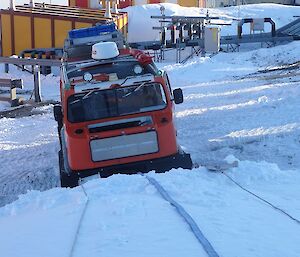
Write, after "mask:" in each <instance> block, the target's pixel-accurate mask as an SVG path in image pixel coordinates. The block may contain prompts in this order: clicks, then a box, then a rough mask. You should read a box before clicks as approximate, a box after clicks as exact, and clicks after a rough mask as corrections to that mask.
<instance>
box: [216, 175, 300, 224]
mask: <svg viewBox="0 0 300 257" xmlns="http://www.w3.org/2000/svg"><path fill="white" fill-rule="evenodd" d="M221 173H222V174H223V175H224V176H225V177H227V178H228V179H229V180H231V181H232V182H233V183H234V184H235V185H237V186H238V187H239V188H241V189H242V190H244V191H245V192H247V193H249V194H250V195H253V196H254V197H256V198H257V199H259V200H261V201H262V202H264V203H266V204H267V205H269V206H271V207H272V208H273V209H275V210H276V211H279V212H280V213H282V214H284V215H286V216H287V217H288V218H289V219H291V220H293V221H295V222H296V223H297V224H298V225H300V220H298V219H297V218H295V217H293V216H292V215H290V214H289V213H287V212H286V211H284V210H283V209H281V208H279V207H277V206H275V205H274V204H272V203H270V202H269V201H267V200H265V199H264V198H262V197H260V196H259V195H257V194H255V193H253V192H251V191H250V190H248V189H247V188H245V187H243V186H242V185H241V184H239V183H238V182H237V181H235V180H234V179H233V178H232V177H230V176H229V175H228V174H227V173H225V172H224V171H221Z"/></svg>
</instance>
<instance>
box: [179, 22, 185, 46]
mask: <svg viewBox="0 0 300 257" xmlns="http://www.w3.org/2000/svg"><path fill="white" fill-rule="evenodd" d="M179 40H180V43H183V42H184V25H180V27H179Z"/></svg>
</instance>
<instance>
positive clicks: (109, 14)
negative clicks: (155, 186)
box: [104, 0, 112, 18]
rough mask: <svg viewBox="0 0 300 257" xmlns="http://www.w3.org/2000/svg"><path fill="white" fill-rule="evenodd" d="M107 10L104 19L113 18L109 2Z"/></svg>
mask: <svg viewBox="0 0 300 257" xmlns="http://www.w3.org/2000/svg"><path fill="white" fill-rule="evenodd" d="M105 7H106V10H105V14H104V17H105V18H112V15H111V11H110V1H109V0H106V6H105Z"/></svg>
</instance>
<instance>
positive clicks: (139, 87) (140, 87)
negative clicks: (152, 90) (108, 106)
mask: <svg viewBox="0 0 300 257" xmlns="http://www.w3.org/2000/svg"><path fill="white" fill-rule="evenodd" d="M146 83H147V82H143V83H142V84H141V85H139V86H138V87H137V88H135V89H134V90H133V91H131V92H129V93H127V94H126V95H123V96H122V98H126V97H128V96H130V95H132V94H134V93H136V92H137V91H139V90H141V89H142V88H143V87H144V86H145V85H146Z"/></svg>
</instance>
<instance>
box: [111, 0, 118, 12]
mask: <svg viewBox="0 0 300 257" xmlns="http://www.w3.org/2000/svg"><path fill="white" fill-rule="evenodd" d="M112 3H113V8H112V11H113V12H114V13H119V11H118V4H119V0H113V2H112Z"/></svg>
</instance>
